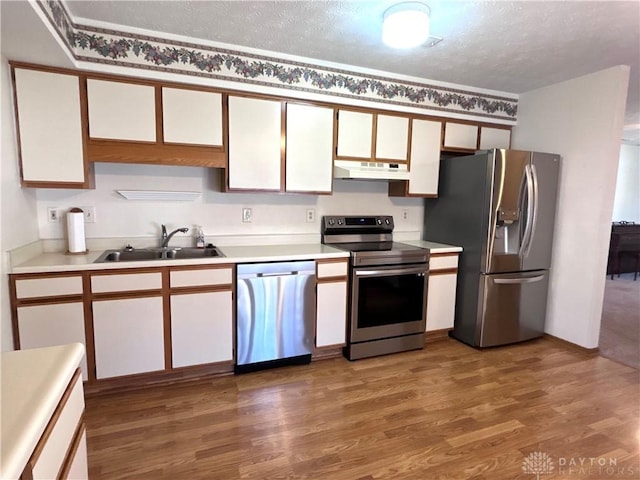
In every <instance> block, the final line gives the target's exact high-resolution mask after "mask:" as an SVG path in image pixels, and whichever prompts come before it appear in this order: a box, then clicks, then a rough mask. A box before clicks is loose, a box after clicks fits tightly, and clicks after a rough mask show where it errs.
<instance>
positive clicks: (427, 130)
mask: <svg viewBox="0 0 640 480" xmlns="http://www.w3.org/2000/svg"><path fill="white" fill-rule="evenodd" d="M441 139H442V124H441V123H440V122H434V121H431V120H418V119H414V120H413V125H412V128H411V169H410V170H409V194H411V195H429V196H436V195H438V175H439V172H440V141H441Z"/></svg>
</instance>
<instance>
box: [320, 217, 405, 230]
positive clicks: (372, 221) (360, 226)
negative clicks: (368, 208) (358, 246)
mask: <svg viewBox="0 0 640 480" xmlns="http://www.w3.org/2000/svg"><path fill="white" fill-rule="evenodd" d="M392 230H393V217H392V216H391V215H370V216H369V215H365V216H355V215H354V216H346V217H341V216H334V215H328V216H324V217H322V232H323V233H327V232H331V233H333V232H335V233H338V232H342V233H346V232H347V231H350V232H355V231H357V232H361V233H379V232H380V233H382V232H391V231H392Z"/></svg>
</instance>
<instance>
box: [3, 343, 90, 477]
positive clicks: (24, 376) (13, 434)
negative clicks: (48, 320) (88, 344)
mask: <svg viewBox="0 0 640 480" xmlns="http://www.w3.org/2000/svg"><path fill="white" fill-rule="evenodd" d="M83 355H84V346H83V345H82V344H80V343H73V344H69V345H61V346H57V347H47V348H34V349H29V350H18V351H15V352H5V353H3V354H2V360H1V362H2V392H1V397H0V398H1V400H2V401H1V402H0V403H1V404H2V426H1V428H2V430H1V438H2V457H1V459H2V463H1V464H0V465H2V467H1V468H2V471H1V472H0V478H1V479H15V478H19V477H20V474H21V473H22V471H23V470H24V467H25V465H26V464H27V461H28V460H29V457H30V456H31V454H32V453H33V449H34V448H35V446H36V444H37V443H38V441H39V440H40V437H41V436H42V433H43V432H44V429H45V427H46V426H47V423H48V422H49V419H50V418H51V415H52V414H53V412H54V410H55V409H56V406H57V405H58V402H59V401H60V399H61V398H62V394H63V393H64V391H65V389H66V388H67V385H68V384H69V381H70V380H71V378H72V377H73V373H74V372H75V371H76V369H77V368H78V365H80V361H81V359H82V356H83Z"/></svg>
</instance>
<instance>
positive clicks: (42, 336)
mask: <svg viewBox="0 0 640 480" xmlns="http://www.w3.org/2000/svg"><path fill="white" fill-rule="evenodd" d="M234 268H235V267H234V265H233V264H215V265H184V266H183V265H178V266H167V267H163V266H158V267H145V268H127V269H115V270H95V271H84V272H68V273H29V274H11V275H10V276H9V277H10V278H9V287H10V296H11V310H12V322H13V332H14V346H15V348H16V349H17V350H19V349H20V348H34V347H47V346H54V345H60V344H67V343H72V342H79V343H82V344H84V345H85V349H86V355H85V357H84V358H83V360H82V363H81V368H82V373H83V379H84V380H85V381H86V382H87V384H88V389H89V390H91V391H97V390H108V389H110V388H120V387H127V386H136V385H139V384H144V383H147V382H152V383H153V382H162V381H166V380H170V379H175V378H188V377H194V376H195V377H197V376H201V375H207V374H211V373H226V372H231V371H232V370H233V359H234V339H235V333H234V332H235V329H234V325H235V323H234V321H235V317H234V310H235V309H234V304H233V301H234V298H233V296H234V289H235V275H234ZM187 367H189V368H187ZM142 375H144V377H142ZM94 387H95V388H94Z"/></svg>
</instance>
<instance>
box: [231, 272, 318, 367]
mask: <svg viewBox="0 0 640 480" xmlns="http://www.w3.org/2000/svg"><path fill="white" fill-rule="evenodd" d="M315 286H316V278H315V262H314V261H300V262H274V263H247V264H239V265H238V266H237V282H236V289H237V296H236V297H237V312H236V323H237V334H236V347H237V348H236V366H235V371H236V373H244V372H250V371H255V370H260V369H263V368H270V367H275V366H280V365H287V364H300V363H309V362H310V361H311V352H312V351H313V344H314V331H315V329H314V319H315V311H316V289H315Z"/></svg>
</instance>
